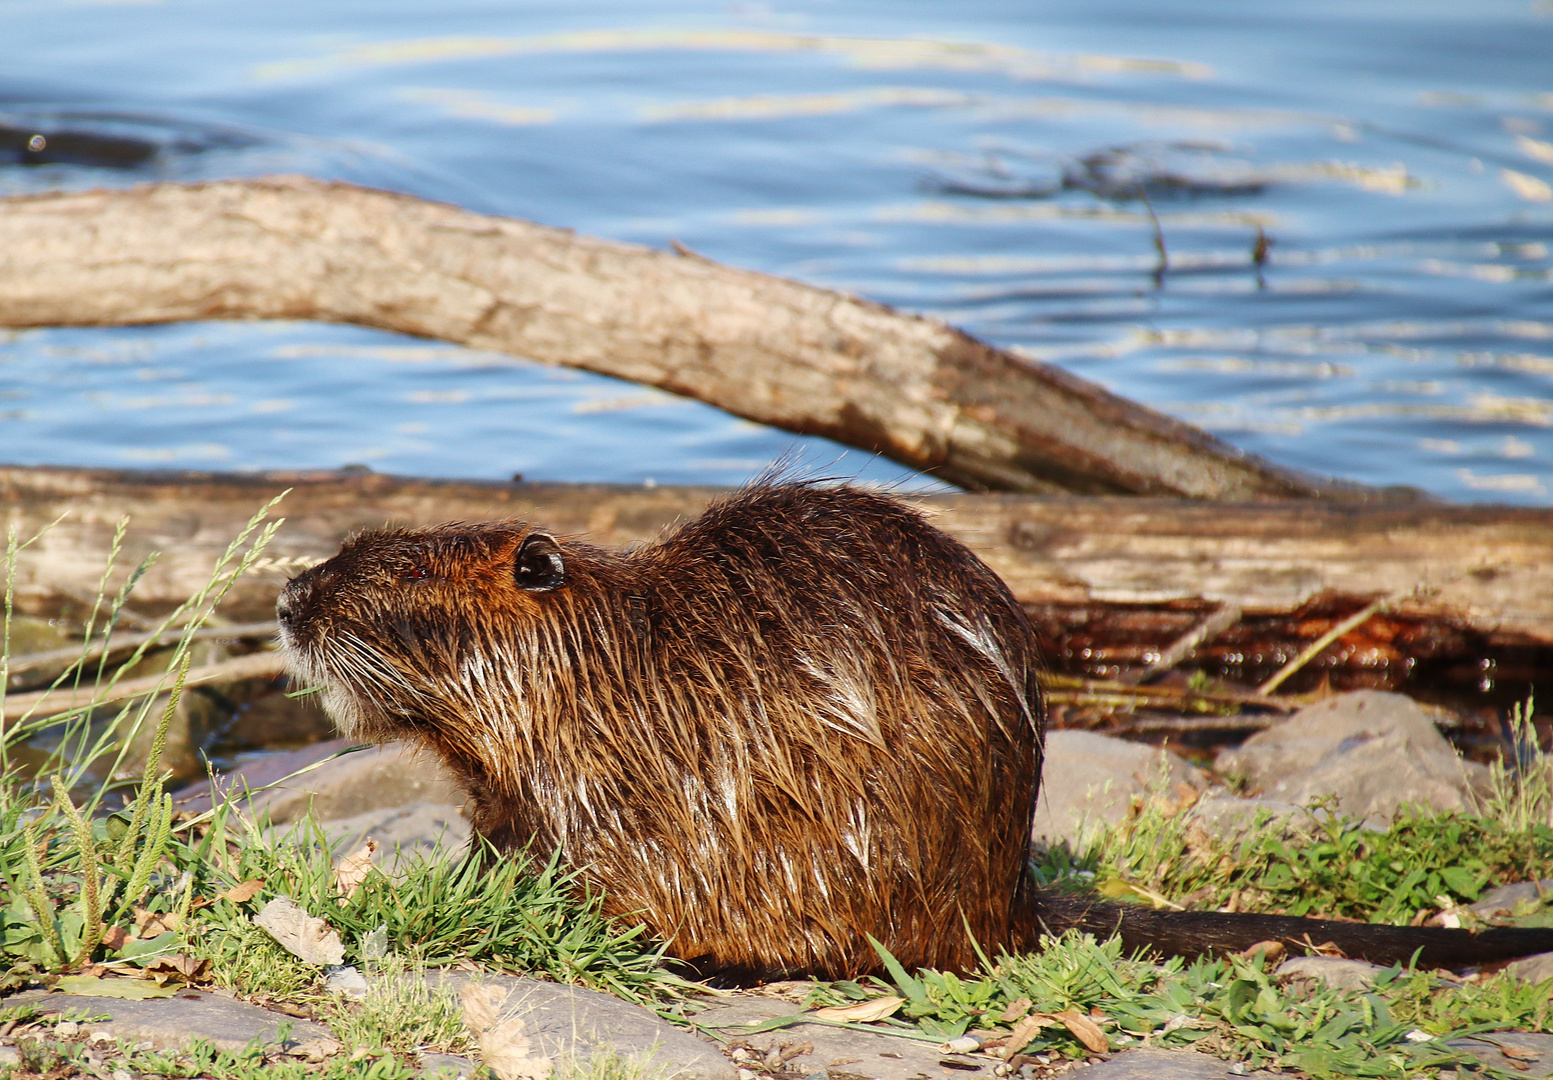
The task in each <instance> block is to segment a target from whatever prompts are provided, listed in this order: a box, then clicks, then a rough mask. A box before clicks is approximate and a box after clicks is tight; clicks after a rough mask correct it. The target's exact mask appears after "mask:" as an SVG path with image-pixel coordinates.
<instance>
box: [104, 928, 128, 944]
mask: <svg viewBox="0 0 1553 1080" xmlns="http://www.w3.org/2000/svg"><path fill="white" fill-rule="evenodd" d="M128 940H129V932H128V931H127V930H125V929H124V928H123V927H122V926H110V927H108V929H106V930H104V931H103V932H102V943H103V944H104V945H106V946H108V948H110V949H122V948H123V947H124V943H125V942H126V941H128Z"/></svg>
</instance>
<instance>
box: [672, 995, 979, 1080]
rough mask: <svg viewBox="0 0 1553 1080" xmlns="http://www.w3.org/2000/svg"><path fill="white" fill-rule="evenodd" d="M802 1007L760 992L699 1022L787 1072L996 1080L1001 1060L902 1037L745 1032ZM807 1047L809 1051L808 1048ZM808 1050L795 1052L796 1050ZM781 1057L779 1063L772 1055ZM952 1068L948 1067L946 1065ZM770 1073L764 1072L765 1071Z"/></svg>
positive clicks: (818, 1029) (798, 1027)
mask: <svg viewBox="0 0 1553 1080" xmlns="http://www.w3.org/2000/svg"><path fill="white" fill-rule="evenodd" d="M802 1011H803V1008H802V1006H800V1005H797V1004H795V1003H794V1002H791V1001H783V1000H781V999H780V998H772V997H765V996H762V995H757V994H736V995H733V997H732V998H731V999H729V1000H728V1004H725V1005H718V1006H714V1007H712V1008H710V1009H707V1010H706V1011H705V1012H701V1013H697V1014H696V1017H695V1021H696V1024H697V1025H698V1026H700V1027H702V1028H706V1029H708V1030H711V1031H714V1032H715V1033H716V1034H717V1036H718V1037H719V1038H722V1039H726V1040H727V1042H726V1043H725V1044H724V1045H725V1046H726V1047H727V1048H728V1049H729V1050H731V1051H737V1050H739V1049H741V1048H743V1049H747V1050H749V1051H751V1052H753V1054H754V1055H755V1057H756V1058H758V1059H760V1060H761V1061H763V1062H767V1063H769V1062H771V1061H773V1060H778V1061H780V1062H781V1063H782V1064H781V1065H780V1067H779V1069H777V1070H776V1071H778V1072H780V1073H781V1074H786V1075H792V1074H797V1075H799V1076H806V1077H807V1076H813V1075H815V1074H817V1073H824V1072H827V1071H828V1072H829V1073H830V1075H831V1076H832V1077H841V1076H853V1077H864V1078H867V1080H922V1078H926V1080H949V1078H965V1080H971V1078H976V1077H982V1078H985V1080H992V1077H993V1075H994V1074H993V1071H992V1070H993V1066H994V1065H996V1064H997V1062H996V1060H995V1059H993V1058H989V1057H981V1056H971V1055H964V1054H945V1053H941V1052H940V1051H939V1048H938V1046H937V1044H935V1043H927V1042H921V1041H919V1040H916V1039H904V1038H900V1037H898V1036H893V1035H885V1034H883V1033H880V1034H877V1035H876V1034H874V1033H873V1032H867V1031H853V1030H849V1029H847V1028H838V1027H831V1026H829V1025H825V1024H804V1023H800V1024H794V1025H793V1026H791V1027H785V1028H778V1029H777V1030H775V1031H762V1032H758V1033H756V1034H753V1035H743V1034H740V1029H741V1028H748V1027H750V1026H751V1025H753V1024H758V1023H760V1022H761V1021H763V1020H769V1019H771V1018H772V1017H775V1016H792V1015H794V1014H795V1013H799V1012H802ZM805 1044H807V1045H808V1049H804V1047H805ZM799 1050H801V1051H803V1052H802V1053H794V1052H793V1051H799ZM773 1054H775V1059H773V1057H772V1056H771V1055H773ZM946 1062H947V1063H948V1064H945V1063H946ZM761 1071H764V1070H761Z"/></svg>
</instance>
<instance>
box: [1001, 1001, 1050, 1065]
mask: <svg viewBox="0 0 1553 1080" xmlns="http://www.w3.org/2000/svg"><path fill="white" fill-rule="evenodd" d="M1056 1023H1058V1021H1056V1020H1053V1019H1052V1018H1051V1017H1050V1016H1049V1015H1047V1014H1046V1013H1031V1014H1030V1015H1029V1016H1027V1017H1025V1018H1024V1019H1023V1020H1021V1021H1019V1023H1017V1024H1015V1025H1014V1030H1013V1031H1012V1032H1010V1033H1009V1036H1008V1041H1007V1042H1005V1043H1004V1044H1003V1049H1002V1050H1001V1051H999V1056H1001V1057H1002V1058H1003V1060H1004V1061H1012V1060H1013V1059H1014V1055H1015V1054H1017V1053H1019V1051H1021V1050H1023V1049H1024V1048H1025V1047H1027V1046H1029V1045H1030V1040H1031V1039H1033V1038H1035V1037H1036V1036H1037V1035H1039V1034H1040V1032H1041V1029H1042V1028H1044V1027H1051V1026H1052V1025H1053V1024H1056Z"/></svg>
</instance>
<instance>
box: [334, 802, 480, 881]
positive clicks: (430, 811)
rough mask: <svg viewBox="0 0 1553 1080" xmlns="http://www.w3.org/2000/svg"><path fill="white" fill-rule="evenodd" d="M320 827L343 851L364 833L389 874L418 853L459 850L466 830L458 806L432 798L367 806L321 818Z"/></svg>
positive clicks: (443, 853) (408, 863)
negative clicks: (375, 846) (344, 815)
mask: <svg viewBox="0 0 1553 1080" xmlns="http://www.w3.org/2000/svg"><path fill="white" fill-rule="evenodd" d="M323 830H324V832H325V833H326V834H327V835H328V837H329V840H330V843H331V844H333V845H334V846H335V847H336V848H339V849H342V850H345V851H352V850H354V849H355V848H356V847H358V846H360V844H361V842H362V841H363V840H364V839H365V838H366V837H368V836H370V837H372V839H374V840H376V841H377V844H378V852H379V855H378V858H377V863H378V865H379V866H381V867H382V868H383V870H384V871H385V872H386V873H388V874H389V876H391V877H392V876H394V874H395V873H396V871H397V870H398V869H399V867H400V866H401V865H403V866H405V867H406V868H407V867H409V866H411V865H414V862H415V857H416V856H418V855H439V856H448V855H454V854H457V853H459V852H460V851H462V849H463V847H464V844H465V842H466V841H467V840H468V839H469V831H470V830H469V822H468V821H467V820H465V818H464V813H463V808H462V807H459V806H449V805H447V804H445V803H434V802H413V803H410V804H409V805H408V806H397V807H391V808H388V809H382V810H368V811H367V812H366V813H364V814H354V815H352V816H351V817H348V818H338V819H336V820H334V821H326V822H323Z"/></svg>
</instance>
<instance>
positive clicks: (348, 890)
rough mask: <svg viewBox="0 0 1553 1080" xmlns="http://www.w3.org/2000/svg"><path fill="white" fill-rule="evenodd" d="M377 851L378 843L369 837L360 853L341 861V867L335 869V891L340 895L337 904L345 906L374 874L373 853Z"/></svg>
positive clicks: (357, 852)
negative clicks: (368, 877) (362, 884)
mask: <svg viewBox="0 0 1553 1080" xmlns="http://www.w3.org/2000/svg"><path fill="white" fill-rule="evenodd" d="M376 850H377V841H376V840H374V839H372V837H370V836H369V837H367V838H366V840H365V842H363V843H362V845H361V849H360V850H359V851H356V852H355V853H353V854H350V855H347V856H345V858H343V859H341V860H340V865H339V866H336V867H335V868H334V891H335V892H337V893H339V894H340V898H339V900H337V901H336V903H339V904H344V903H345V902H346V901H347V900H349V899H350V898H351V897H353V896H355V895H356V890H357V889H359V888H361V883H362V882H363V881H366V880H367V875H368V874H370V873H372V853H373V852H374V851H376Z"/></svg>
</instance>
